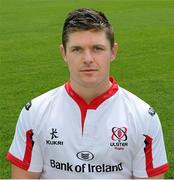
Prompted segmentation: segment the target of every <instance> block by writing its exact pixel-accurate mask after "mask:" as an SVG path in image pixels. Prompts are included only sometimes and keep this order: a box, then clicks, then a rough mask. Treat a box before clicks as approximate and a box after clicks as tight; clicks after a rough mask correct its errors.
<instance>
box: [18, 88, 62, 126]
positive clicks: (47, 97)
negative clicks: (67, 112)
mask: <svg viewBox="0 0 174 180" xmlns="http://www.w3.org/2000/svg"><path fill="white" fill-rule="evenodd" d="M64 89H65V88H64V86H60V87H57V88H55V89H52V90H50V91H48V92H46V93H44V94H42V95H40V96H38V97H36V98H34V99H32V100H31V101H29V102H28V103H27V104H26V105H25V106H24V107H23V109H22V111H21V113H20V116H19V120H20V122H21V123H23V124H24V123H27V124H30V126H31V127H36V126H39V124H40V122H41V120H43V119H44V118H45V117H46V116H47V114H48V113H49V111H50V110H51V107H52V105H55V102H58V101H57V99H60V98H59V97H60V96H62V94H63V93H64V91H65V90H64Z"/></svg>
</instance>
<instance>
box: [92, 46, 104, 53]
mask: <svg viewBox="0 0 174 180" xmlns="http://www.w3.org/2000/svg"><path fill="white" fill-rule="evenodd" d="M103 50H104V48H102V47H99V46H96V47H94V51H96V52H99V51H103Z"/></svg>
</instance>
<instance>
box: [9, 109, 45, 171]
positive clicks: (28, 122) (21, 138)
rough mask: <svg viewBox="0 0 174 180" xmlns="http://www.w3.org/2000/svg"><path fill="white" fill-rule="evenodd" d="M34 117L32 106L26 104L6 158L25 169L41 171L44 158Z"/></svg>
mask: <svg viewBox="0 0 174 180" xmlns="http://www.w3.org/2000/svg"><path fill="white" fill-rule="evenodd" d="M33 117H34V115H33V112H32V108H30V107H29V106H25V107H24V108H23V109H22V111H21V113H20V116H19V119H18V122H17V125H16V131H15V135H14V138H13V141H12V144H11V147H10V149H9V152H8V153H7V156H6V159H7V160H8V161H10V162H11V163H12V164H14V165H16V166H18V167H19V168H22V169H24V170H27V171H31V172H41V171H42V167H43V158H42V153H41V150H40V146H39V139H38V135H37V131H36V128H35V127H34V125H33V123H32V121H33ZM36 118H37V117H36Z"/></svg>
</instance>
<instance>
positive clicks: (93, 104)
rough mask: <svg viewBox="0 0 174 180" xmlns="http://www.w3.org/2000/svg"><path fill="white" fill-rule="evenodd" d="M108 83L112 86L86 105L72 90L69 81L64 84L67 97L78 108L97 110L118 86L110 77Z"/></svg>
mask: <svg viewBox="0 0 174 180" xmlns="http://www.w3.org/2000/svg"><path fill="white" fill-rule="evenodd" d="M110 81H111V83H112V86H111V87H110V88H109V89H108V90H107V91H106V92H104V93H102V94H101V95H99V96H97V97H96V98H94V99H93V100H92V101H91V102H90V104H87V103H86V102H85V101H84V99H83V98H82V97H81V96H79V95H78V94H77V93H76V92H75V91H74V90H73V89H72V87H71V85H70V82H69V81H68V82H66V84H65V89H66V91H67V93H68V94H69V96H71V97H72V99H73V100H74V101H75V102H76V103H77V104H78V105H79V107H80V108H85V109H97V108H98V106H99V105H100V104H102V102H104V101H105V100H107V99H108V98H110V97H111V96H113V95H114V94H115V93H116V92H117V91H118V84H117V83H116V81H115V80H114V79H113V78H112V77H110Z"/></svg>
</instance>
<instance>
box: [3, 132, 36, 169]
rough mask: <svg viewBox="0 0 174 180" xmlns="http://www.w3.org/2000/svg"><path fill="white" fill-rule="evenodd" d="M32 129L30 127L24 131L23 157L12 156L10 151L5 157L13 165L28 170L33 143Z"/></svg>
mask: <svg viewBox="0 0 174 180" xmlns="http://www.w3.org/2000/svg"><path fill="white" fill-rule="evenodd" d="M32 136H33V130H32V129H30V130H28V131H27V132H26V148H25V154H24V159H23V160H20V159H18V158H16V157H15V156H13V155H12V154H11V153H10V152H8V153H7V156H6V159H7V160H8V161H10V162H11V163H13V164H14V165H16V166H18V167H19V168H22V169H24V170H28V168H29V166H30V163H31V156H32V149H33V145H34V141H33V140H32Z"/></svg>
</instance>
